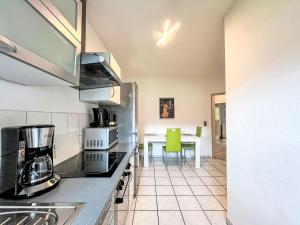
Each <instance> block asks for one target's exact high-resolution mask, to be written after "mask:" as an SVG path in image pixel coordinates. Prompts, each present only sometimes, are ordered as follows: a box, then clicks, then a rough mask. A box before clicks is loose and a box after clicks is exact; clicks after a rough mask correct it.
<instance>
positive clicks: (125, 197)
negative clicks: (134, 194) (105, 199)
mask: <svg viewBox="0 0 300 225" xmlns="http://www.w3.org/2000/svg"><path fill="white" fill-rule="evenodd" d="M131 179H132V174H131V172H124V175H123V177H122V178H121V179H120V181H119V184H118V186H117V189H116V199H115V218H114V220H115V225H125V223H126V219H127V214H128V210H129V183H130V181H131Z"/></svg>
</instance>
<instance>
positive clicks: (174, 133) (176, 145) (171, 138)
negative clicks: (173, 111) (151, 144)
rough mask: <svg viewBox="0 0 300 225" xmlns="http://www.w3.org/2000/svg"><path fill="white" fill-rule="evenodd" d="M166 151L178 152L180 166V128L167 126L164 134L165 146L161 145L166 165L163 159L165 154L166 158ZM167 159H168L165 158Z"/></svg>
mask: <svg viewBox="0 0 300 225" xmlns="http://www.w3.org/2000/svg"><path fill="white" fill-rule="evenodd" d="M168 153H177V162H178V153H180V165H181V166H182V146H181V131H180V128H168V129H167V136H166V146H163V160H164V162H165V164H166V165H167V162H166V160H165V154H166V156H167V158H168ZM167 160H168V159H167Z"/></svg>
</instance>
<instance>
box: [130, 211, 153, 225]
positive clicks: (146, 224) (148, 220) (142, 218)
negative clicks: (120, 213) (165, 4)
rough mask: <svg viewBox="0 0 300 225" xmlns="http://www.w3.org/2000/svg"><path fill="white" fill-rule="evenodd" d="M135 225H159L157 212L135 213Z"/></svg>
mask: <svg viewBox="0 0 300 225" xmlns="http://www.w3.org/2000/svg"><path fill="white" fill-rule="evenodd" d="M133 225H158V218H157V212H156V211H135V212H134V218H133Z"/></svg>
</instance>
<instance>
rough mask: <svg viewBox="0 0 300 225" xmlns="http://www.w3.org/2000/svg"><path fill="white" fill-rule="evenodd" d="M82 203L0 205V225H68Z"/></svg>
mask: <svg viewBox="0 0 300 225" xmlns="http://www.w3.org/2000/svg"><path fill="white" fill-rule="evenodd" d="M83 207H84V203H30V204H13V205H12V204H7V205H2V204H1V205H0V225H25V224H26V225H69V224H72V222H73V221H74V219H75V218H76V216H77V215H78V214H79V212H80V210H81V209H82V208H83Z"/></svg>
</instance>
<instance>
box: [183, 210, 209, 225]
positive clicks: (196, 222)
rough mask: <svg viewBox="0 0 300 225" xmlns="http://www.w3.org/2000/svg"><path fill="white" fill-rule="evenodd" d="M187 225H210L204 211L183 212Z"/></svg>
mask: <svg viewBox="0 0 300 225" xmlns="http://www.w3.org/2000/svg"><path fill="white" fill-rule="evenodd" d="M182 214H183V218H184V222H185V225H210V223H209V221H208V219H207V218H206V216H205V214H204V212H203V211H182Z"/></svg>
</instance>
